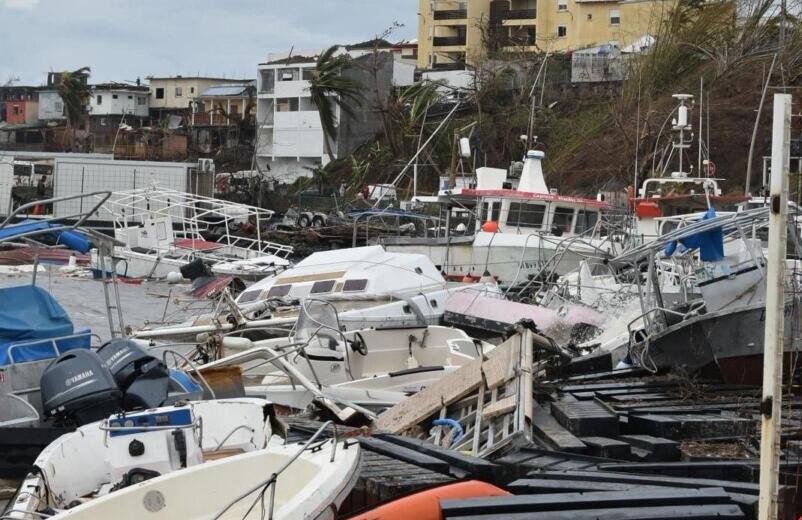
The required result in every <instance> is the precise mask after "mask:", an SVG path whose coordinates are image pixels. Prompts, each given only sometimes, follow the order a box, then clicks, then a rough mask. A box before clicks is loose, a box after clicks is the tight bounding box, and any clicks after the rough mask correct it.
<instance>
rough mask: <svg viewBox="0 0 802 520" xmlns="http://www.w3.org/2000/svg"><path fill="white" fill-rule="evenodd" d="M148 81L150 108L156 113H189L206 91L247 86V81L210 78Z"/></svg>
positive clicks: (181, 77)
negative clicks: (221, 86) (219, 86)
mask: <svg viewBox="0 0 802 520" xmlns="http://www.w3.org/2000/svg"><path fill="white" fill-rule="evenodd" d="M148 80H150V108H151V110H154V111H156V112H162V111H163V112H170V111H173V112H179V111H187V112H189V111H191V109H192V103H195V102H196V101H197V100H198V99H199V98H200V96H201V94H203V92H204V91H206V89H208V88H209V87H213V86H215V85H221V84H235V85H249V84H250V83H251V81H253V80H249V79H227V78H210V77H198V76H170V77H160V78H157V77H153V76H149V77H148Z"/></svg>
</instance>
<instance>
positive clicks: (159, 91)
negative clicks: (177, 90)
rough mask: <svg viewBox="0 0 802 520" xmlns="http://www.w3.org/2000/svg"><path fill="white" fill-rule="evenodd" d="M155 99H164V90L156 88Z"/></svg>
mask: <svg viewBox="0 0 802 520" xmlns="http://www.w3.org/2000/svg"><path fill="white" fill-rule="evenodd" d="M156 99H164V89H163V88H157V89H156Z"/></svg>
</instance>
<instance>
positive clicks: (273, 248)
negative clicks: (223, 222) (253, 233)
mask: <svg viewBox="0 0 802 520" xmlns="http://www.w3.org/2000/svg"><path fill="white" fill-rule="evenodd" d="M217 243H218V244H223V245H226V246H229V247H239V248H242V249H249V250H251V251H258V252H259V253H262V254H270V255H275V256H279V257H281V258H287V257H288V256H290V255H291V254H292V253H293V251H294V249H293V247H292V246H288V245H284V244H279V243H277V242H269V241H267V240H257V239H255V238H250V237H243V236H237V235H234V236H231V235H225V236H222V237H220V238H218V239H217Z"/></svg>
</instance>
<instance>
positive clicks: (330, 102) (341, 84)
mask: <svg viewBox="0 0 802 520" xmlns="http://www.w3.org/2000/svg"><path fill="white" fill-rule="evenodd" d="M337 49H339V46H338V45H332V46H331V47H329V48H328V49H326V50H325V51H324V52H323V53H322V54H321V55H320V56H318V58H317V63H316V64H315V69H314V70H313V71H312V79H310V80H309V94H310V96H311V98H312V103H314V104H315V106H316V107H317V111H318V114H319V115H320V126H322V127H323V146H324V147H325V149H326V154H327V155H328V156H329V160H334V152H333V151H332V148H331V141H332V140H334V138H335V136H336V135H337V120H336V118H335V115H334V109H335V108H336V107H338V106H339V107H340V110H341V111H342V112H345V113H346V114H348V115H349V116H353V115H354V112H353V110H352V109H351V107H350V106H349V105H348V104H347V103H346V101H353V102H355V103H356V104H361V103H360V98H361V95H360V93H359V90H360V89H361V88H362V85H361V84H360V83H359V82H358V81H355V80H353V79H349V78H344V77H343V76H342V71H343V69H344V68H345V66H346V65H347V64H348V61H349V59H348V56H346V55H344V54H340V55H338V56H335V53H336V52H337Z"/></svg>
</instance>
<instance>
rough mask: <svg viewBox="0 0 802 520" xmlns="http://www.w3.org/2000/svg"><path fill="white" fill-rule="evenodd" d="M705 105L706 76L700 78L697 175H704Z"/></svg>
mask: <svg viewBox="0 0 802 520" xmlns="http://www.w3.org/2000/svg"><path fill="white" fill-rule="evenodd" d="M704 106H705V78H704V77H700V78H699V137H698V138H697V139H696V140H697V141H698V144H699V151H698V153H697V158H696V176H697V177H701V176H702V136H703V135H704V134H703V133H702V116H703V115H704V113H705V111H704Z"/></svg>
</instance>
